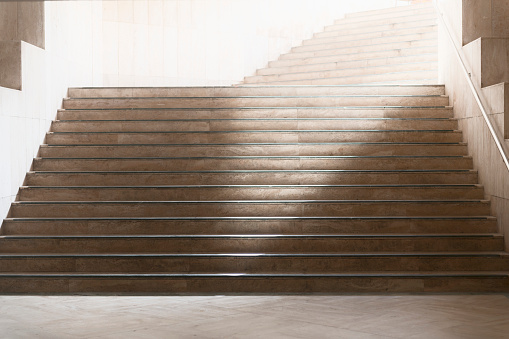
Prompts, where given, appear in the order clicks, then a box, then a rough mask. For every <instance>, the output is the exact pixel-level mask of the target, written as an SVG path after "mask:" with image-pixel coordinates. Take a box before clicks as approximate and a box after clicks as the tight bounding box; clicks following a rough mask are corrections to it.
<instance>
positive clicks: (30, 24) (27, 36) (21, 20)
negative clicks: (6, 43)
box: [0, 1, 44, 48]
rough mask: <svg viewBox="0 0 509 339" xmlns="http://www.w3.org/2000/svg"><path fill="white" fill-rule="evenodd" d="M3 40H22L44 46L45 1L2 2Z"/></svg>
mask: <svg viewBox="0 0 509 339" xmlns="http://www.w3.org/2000/svg"><path fill="white" fill-rule="evenodd" d="M2 40H22V41H25V42H28V43H29V44H32V45H34V46H37V47H41V48H44V2H43V1H19V2H18V1H7V2H0V41H2Z"/></svg>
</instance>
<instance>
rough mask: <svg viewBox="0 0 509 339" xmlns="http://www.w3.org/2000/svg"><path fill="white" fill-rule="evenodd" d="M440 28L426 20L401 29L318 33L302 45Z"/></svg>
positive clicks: (434, 30)
mask: <svg viewBox="0 0 509 339" xmlns="http://www.w3.org/2000/svg"><path fill="white" fill-rule="evenodd" d="M437 30H438V25H437V24H436V23H435V22H433V21H425V22H423V23H422V24H421V25H414V26H410V27H406V28H399V29H391V28H388V29H385V30H378V31H370V32H364V33H353V34H341V35H336V36H329V37H322V38H319V37H316V34H315V36H314V37H313V38H311V39H306V40H303V41H302V45H304V46H308V45H315V44H323V43H335V42H340V41H355V40H364V39H374V38H381V37H389V36H395V35H406V34H419V33H429V32H436V31H437Z"/></svg>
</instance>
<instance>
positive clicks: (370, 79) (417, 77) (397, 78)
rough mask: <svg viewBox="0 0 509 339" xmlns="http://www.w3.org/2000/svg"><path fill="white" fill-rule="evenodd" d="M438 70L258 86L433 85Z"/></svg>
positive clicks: (266, 83) (283, 82) (276, 82)
mask: <svg viewBox="0 0 509 339" xmlns="http://www.w3.org/2000/svg"><path fill="white" fill-rule="evenodd" d="M437 76H438V70H436V69H434V70H426V71H411V72H395V73H381V74H373V75H366V76H349V77H338V78H310V79H305V80H288V81H272V82H258V83H257V84H259V85H260V84H265V85H275V86H276V85H320V86H322V85H332V84H336V85H356V84H357V85H361V84H363V85H371V84H376V85H379V84H389V83H415V84H432V83H435V82H437Z"/></svg>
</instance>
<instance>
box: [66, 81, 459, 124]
mask: <svg viewBox="0 0 509 339" xmlns="http://www.w3.org/2000/svg"><path fill="white" fill-rule="evenodd" d="M320 87H321V86H320ZM453 117H454V115H453V111H452V107H450V106H447V107H445V108H429V107H415V108H390V107H388V108H385V107H371V108H365V107H364V108H363V107H346V108H313V107H306V108H273V109H271V108H266V109H255V108H240V109H214V110H207V109H192V110H182V109H171V108H161V109H99V110H59V111H58V115H57V119H58V120H60V122H62V121H64V120H122V121H129V120H144V121H148V120H182V119H187V120H193V119H201V120H203V119H267V118H269V119H282V118H285V119H297V118H300V119H309V118H315V119H316V118H322V119H324V118H335V119H336V118H356V119H362V118H399V119H402V118H405V119H411V118H424V119H431V118H442V119H443V118H453Z"/></svg>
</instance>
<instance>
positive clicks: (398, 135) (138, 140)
mask: <svg viewBox="0 0 509 339" xmlns="http://www.w3.org/2000/svg"><path fill="white" fill-rule="evenodd" d="M461 141H462V136H461V133H460V132H456V131H455V132H440V131H437V132H434V131H433V132H424V131H416V132H413V131H404V132H403V131H402V132H393V131H387V132H382V131H380V132H378V131H371V132H367V131H365V130H363V131H353V132H348V131H344V132H337V131H334V132H304V131H302V132H297V133H296V132H266V131H264V132H258V133H257V132H229V133H221V132H216V133H207V132H203V133H196V132H195V133H185V132H183V133H179V132H174V133H65V134H59V133H57V134H54V133H50V134H47V135H46V143H47V144H48V145H94V144H96V145H108V144H111V145H115V144H120V145H121V144H131V145H132V144H145V145H146V144H152V143H153V144H176V143H184V144H191V143H206V144H207V143H209V144H213V143H263V142H270V143H276V142H283V143H296V142H304V143H309V142H311V143H316V142H448V143H452V142H461Z"/></svg>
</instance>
